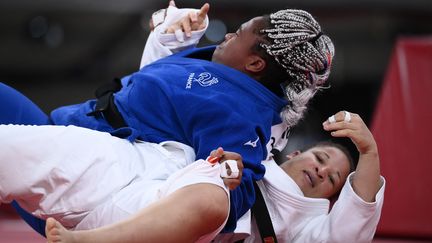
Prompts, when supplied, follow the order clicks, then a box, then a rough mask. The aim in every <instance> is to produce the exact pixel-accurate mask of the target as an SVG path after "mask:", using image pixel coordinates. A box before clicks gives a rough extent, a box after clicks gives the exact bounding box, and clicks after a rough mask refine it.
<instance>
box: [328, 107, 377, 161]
mask: <svg viewBox="0 0 432 243" xmlns="http://www.w3.org/2000/svg"><path fill="white" fill-rule="evenodd" d="M347 113H348V112H346V111H340V112H338V113H336V114H335V115H333V116H331V117H330V118H329V119H327V120H326V121H325V122H324V123H323V128H324V130H326V131H330V132H331V133H330V134H331V136H333V137H347V138H350V139H351V141H352V142H353V143H354V145H355V146H356V147H357V150H358V151H359V152H360V153H367V152H369V151H376V142H375V139H374V137H373V135H372V133H371V132H370V130H369V128H368V127H367V126H366V124H365V123H364V121H363V119H362V118H361V117H360V116H359V115H358V114H355V113H349V115H348V114H347ZM332 117H333V118H332Z"/></svg>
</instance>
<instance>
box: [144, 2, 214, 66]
mask: <svg viewBox="0 0 432 243" xmlns="http://www.w3.org/2000/svg"><path fill="white" fill-rule="evenodd" d="M190 11H199V10H198V9H191V8H182V9H178V8H176V7H173V6H169V7H168V9H167V12H166V13H167V14H166V17H165V20H164V22H163V23H162V24H160V25H158V26H157V27H156V28H155V29H154V30H153V31H152V32H151V33H150V35H149V37H148V38H147V42H146V45H145V47H144V51H143V55H142V57H141V63H140V68H142V67H143V66H145V65H147V64H149V63H151V62H154V61H156V60H158V59H160V58H163V57H166V56H169V55H171V54H173V53H176V52H179V51H182V50H185V49H188V48H192V47H195V46H196V45H197V44H198V42H199V40H200V39H201V37H202V36H203V35H204V33H205V31H206V30H207V27H208V23H209V20H208V17H207V16H206V19H205V28H204V29H202V30H199V31H192V36H191V37H190V38H186V36H184V41H183V42H180V41H178V40H177V38H176V36H175V34H174V33H172V34H166V33H165V31H166V30H167V28H168V27H169V26H170V25H172V24H174V23H175V22H177V21H178V20H180V19H181V18H183V17H184V16H186V15H187V14H188V13H189V12H190ZM183 34H184V33H183Z"/></svg>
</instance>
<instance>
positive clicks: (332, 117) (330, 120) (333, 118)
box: [328, 115, 336, 123]
mask: <svg viewBox="0 0 432 243" xmlns="http://www.w3.org/2000/svg"><path fill="white" fill-rule="evenodd" d="M328 121H329V122H330V123H335V122H336V118H335V116H334V115H333V116H331V117H329V118H328Z"/></svg>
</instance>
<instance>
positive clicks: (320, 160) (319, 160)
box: [313, 152, 324, 164]
mask: <svg viewBox="0 0 432 243" xmlns="http://www.w3.org/2000/svg"><path fill="white" fill-rule="evenodd" d="M313 154H314V155H315V159H316V160H317V161H318V163H320V164H324V159H323V157H322V156H321V155H320V154H319V153H317V152H315V153H313Z"/></svg>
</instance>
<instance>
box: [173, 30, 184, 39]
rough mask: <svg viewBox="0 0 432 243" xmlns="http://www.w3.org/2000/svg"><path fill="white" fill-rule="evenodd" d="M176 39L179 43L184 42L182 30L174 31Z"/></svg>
mask: <svg viewBox="0 0 432 243" xmlns="http://www.w3.org/2000/svg"><path fill="white" fill-rule="evenodd" d="M174 34H175V37H176V39H177V40H178V41H179V42H184V36H183V31H182V30H181V29H176V30H175V31H174Z"/></svg>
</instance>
